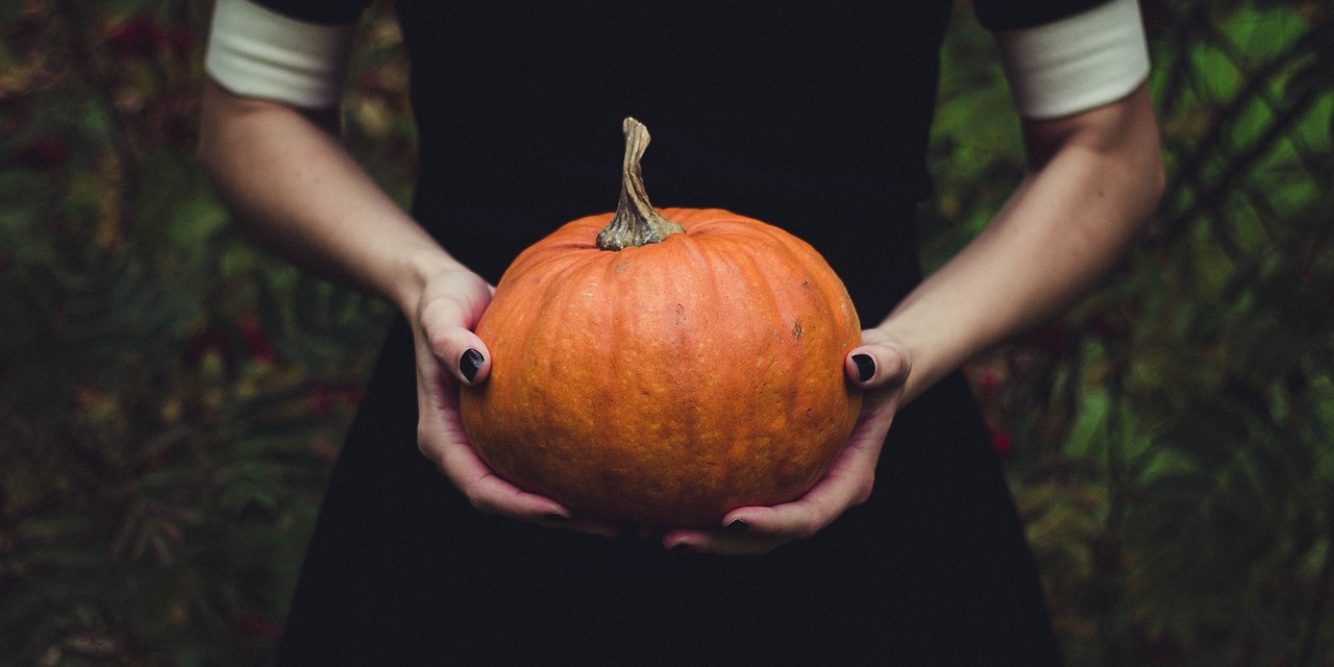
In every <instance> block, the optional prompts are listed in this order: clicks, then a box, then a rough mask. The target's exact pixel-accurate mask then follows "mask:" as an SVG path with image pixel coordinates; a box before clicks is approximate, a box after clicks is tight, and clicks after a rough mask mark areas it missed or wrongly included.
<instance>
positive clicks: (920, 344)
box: [875, 316, 966, 404]
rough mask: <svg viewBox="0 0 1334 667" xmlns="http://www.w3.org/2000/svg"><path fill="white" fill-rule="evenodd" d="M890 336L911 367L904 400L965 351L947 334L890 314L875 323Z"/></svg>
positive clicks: (962, 357) (951, 365)
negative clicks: (909, 361) (958, 347)
mask: <svg viewBox="0 0 1334 667" xmlns="http://www.w3.org/2000/svg"><path fill="white" fill-rule="evenodd" d="M875 328H876V329H877V330H878V331H879V332H880V333H881V334H882V335H884V336H885V337H887V338H889V339H890V340H893V341H894V342H895V344H897V345H898V346H899V347H900V348H902V349H903V351H904V354H905V355H906V356H907V357H908V359H909V360H911V363H912V371H911V372H910V373H909V374H908V377H907V378H906V379H905V380H904V384H903V403H904V404H907V403H909V402H911V401H912V400H913V399H915V398H916V397H917V396H919V395H921V394H922V393H923V392H925V391H926V390H927V389H929V388H930V387H931V386H932V385H934V384H935V383H936V382H938V381H939V380H940V379H941V378H943V377H944V376H946V375H948V374H949V373H950V372H951V371H953V370H954V369H955V368H957V367H958V366H959V365H961V364H962V363H963V362H964V360H965V356H966V355H965V353H964V352H962V351H961V350H959V349H955V348H956V347H957V346H955V345H952V340H951V337H950V336H948V335H940V334H933V333H932V332H930V331H927V330H925V329H924V328H923V327H921V326H917V325H915V324H914V323H912V322H910V321H906V320H902V319H898V318H895V317H893V316H891V317H890V318H889V319H886V320H885V321H884V322H882V323H880V324H879V325H878V326H876V327H875Z"/></svg>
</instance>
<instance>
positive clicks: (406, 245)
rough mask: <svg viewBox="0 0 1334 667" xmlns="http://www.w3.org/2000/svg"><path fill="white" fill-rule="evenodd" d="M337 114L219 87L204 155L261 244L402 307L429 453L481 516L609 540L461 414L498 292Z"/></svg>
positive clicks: (208, 109)
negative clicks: (482, 326)
mask: <svg viewBox="0 0 1334 667" xmlns="http://www.w3.org/2000/svg"><path fill="white" fill-rule="evenodd" d="M330 120H331V116H330V114H329V113H328V112H324V113H314V112H305V111H300V110H297V109H295V108H293V107H290V106H287V105H284V104H279V103H274V102H267V101H263V100H257V99H253V98H247V97H240V96H237V95H233V94H231V93H229V92H227V91H226V90H224V89H223V88H222V87H220V86H218V85H217V84H216V83H213V82H209V84H208V88H207V89H206V90H205V92H204V101H203V127H202V129H201V138H200V147H199V155H200V158H201V160H202V161H203V163H204V165H205V166H206V168H207V169H208V171H209V173H210V175H211V176H212V177H213V180H214V182H215V184H216V186H217V188H218V190H219V192H220V193H221V194H222V196H223V198H224V199H225V200H226V201H227V202H228V203H229V204H230V206H231V207H232V209H233V210H234V211H235V212H236V217H237V219H238V222H239V224H241V225H242V226H243V227H244V228H245V229H246V230H247V232H249V233H250V235H251V236H252V237H254V238H255V239H256V240H258V241H259V243H260V244H261V245H263V246H264V247H266V248H268V249H269V250H272V251H274V252H276V253H277V254H279V255H281V256H283V257H285V258H286V259H288V260H290V261H292V262H293V263H295V264H297V265H298V266H301V267H302V268H305V269H307V270H311V271H315V272H318V273H320V274H322V275H324V276H326V277H330V278H333V279H336V280H340V281H343V282H348V283H351V284H353V285H356V286H358V287H361V288H363V289H366V290H369V291H371V292H373V293H375V294H377V295H380V296H382V297H383V298H385V299H387V300H389V301H390V302H392V303H394V304H395V305H396V306H398V308H399V309H400V310H402V311H403V314H404V316H405V317H406V318H407V319H408V321H409V323H410V324H411V327H412V333H413V344H414V352H415V356H416V365H417V408H418V425H417V432H418V443H417V444H418V448H419V449H420V450H421V452H422V454H423V455H424V456H425V457H426V458H427V459H429V460H430V461H432V462H433V463H435V465H436V466H437V467H439V468H440V470H441V472H442V473H444V475H445V476H446V477H448V478H449V480H450V481H451V482H452V483H453V484H454V486H455V487H457V488H458V490H459V491H460V493H462V494H463V495H464V496H465V497H466V498H467V500H468V501H469V502H470V503H471V504H472V505H473V506H474V507H476V508H477V509H478V510H481V511H485V512H492V513H497V514H503V515H506V516H510V517H513V518H516V519H521V520H526V521H533V522H538V523H548V524H551V523H561V524H563V525H566V526H569V527H572V528H576V529H580V530H586V531H589V532H597V533H602V534H606V533H607V532H608V531H609V528H607V527H605V526H602V525H600V524H596V523H592V522H588V521H584V520H580V519H576V520H574V521H567V519H570V518H571V517H570V513H569V511H568V510H566V509H565V508H564V507H562V506H560V505H559V504H558V503H556V502H555V501H553V500H551V499H549V498H544V497H541V496H537V495H534V494H530V493H527V492H524V491H522V490H521V489H518V488H516V487H514V486H513V485H511V484H509V483H508V482H505V481H504V480H502V479H501V478H500V477H498V476H496V475H495V474H494V473H493V472H492V471H491V470H490V468H488V467H487V466H486V464H485V463H484V462H483V461H482V460H481V459H480V458H479V457H478V456H477V455H476V453H475V452H474V451H473V449H472V446H471V444H469V442H468V438H467V435H466V434H465V433H464V432H463V427H462V423H461V421H460V419H459V416H458V385H459V384H460V383H472V384H475V383H480V382H483V381H485V379H486V376H487V373H488V372H489V369H490V358H491V355H490V352H489V351H488V350H487V348H486V345H485V344H484V343H483V342H482V341H481V339H480V338H478V337H477V336H476V334H474V333H473V332H472V329H473V327H475V326H476V323H477V320H478V319H479V318H480V317H481V315H482V312H483V311H485V309H486V307H487V305H488V304H489V303H490V302H491V292H492V289H491V286H490V285H488V284H487V283H486V281H485V280H483V279H482V278H481V277H479V276H478V275H477V274H475V273H473V272H472V271H471V270H469V269H468V268H467V267H465V266H463V265H462V264H460V263H459V262H458V261H456V260H455V259H454V258H453V257H451V256H450V255H449V254H448V253H447V252H445V250H444V249H443V248H441V247H440V245H439V244H437V243H436V242H435V240H434V239H432V238H431V236H430V235H429V234H427V233H426V231H425V230H424V229H422V227H421V226H420V225H418V224H417V222H416V221H415V220H413V219H412V218H411V217H410V216H408V215H407V214H406V213H405V212H404V211H403V210H402V209H400V208H399V207H398V205H397V204H395V203H394V202H393V200H391V199H390V198H389V197H388V196H387V195H386V194H385V193H384V192H383V191H382V190H381V189H380V188H379V186H378V185H376V184H375V182H374V181H373V180H372V179H371V178H370V177H369V176H368V175H367V174H366V173H365V172H364V171H363V170H362V169H361V168H360V166H358V165H357V164H356V162H355V161H353V160H352V158H351V157H350V156H349V155H348V154H347V152H346V151H345V150H344V149H343V147H342V146H341V145H340V144H339V143H338V141H337V140H336V139H335V138H334V137H333V135H332V134H330V133H329V132H328V131H327V130H326V129H324V128H326V127H329V126H331V125H332V124H331V123H330V122H329V121H330Z"/></svg>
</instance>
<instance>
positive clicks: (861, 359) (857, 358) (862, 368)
mask: <svg viewBox="0 0 1334 667" xmlns="http://www.w3.org/2000/svg"><path fill="white" fill-rule="evenodd" d="M852 362H853V363H855V364H857V379H858V380H861V381H862V382H866V381H867V380H870V379H871V378H872V377H874V376H875V359H872V358H871V355H869V354H854V355H852Z"/></svg>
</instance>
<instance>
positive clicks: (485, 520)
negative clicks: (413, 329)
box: [280, 0, 1056, 665]
mask: <svg viewBox="0 0 1334 667" xmlns="http://www.w3.org/2000/svg"><path fill="white" fill-rule="evenodd" d="M950 5H951V3H950V2H946V1H944V0H922V1H906V0H905V1H904V2H875V3H873V2H848V3H809V2H807V3H801V2H763V1H760V0H749V1H732V2H671V3H656V2H655V3H649V2H565V3H538V2H523V3H520V2H486V3H472V5H471V6H468V7H466V8H464V7H463V6H461V5H460V4H457V3H439V2H427V1H424V0H398V2H397V5H396V10H397V12H398V14H399V17H400V20H401V24H402V26H403V29H404V33H405V36H406V41H407V44H408V47H409V50H410V53H411V56H412V68H413V70H412V94H413V102H414V107H415V109H416V114H417V122H418V125H419V127H420V138H421V172H420V179H419V185H418V189H417V194H416V200H415V202H414V211H413V212H414V214H415V215H416V217H417V219H418V220H420V221H421V222H422V223H423V224H424V225H426V226H427V228H428V229H430V230H431V232H432V233H433V234H434V235H435V236H436V237H437V238H438V239H440V240H441V242H442V243H443V244H444V246H445V247H446V248H447V249H448V250H449V251H450V252H451V253H453V254H454V255H455V256H457V257H459V258H460V259H462V260H463V261H464V262H465V263H467V264H469V265H470V266H472V267H473V268H474V269H475V270H477V271H478V272H479V273H481V274H482V275H483V276H485V277H487V278H488V279H489V280H492V281H495V280H498V279H499V276H500V273H501V272H502V271H503V269H504V267H505V266H506V265H507V264H508V262H509V261H510V260H511V259H512V258H513V257H514V256H515V255H516V254H517V253H518V252H519V251H520V250H522V249H523V248H524V247H526V246H528V245H529V244H531V243H532V242H533V241H535V240H537V239H538V238H540V237H541V236H542V235H545V234H546V233H547V232H549V231H551V230H552V229H554V228H555V227H556V226H558V225H559V224H561V223H563V222H565V221H568V220H570V219H573V218H575V217H579V216H582V215H586V214H590V213H597V212H603V211H607V210H610V209H612V208H614V206H615V202H616V197H617V189H618V187H619V168H620V154H621V150H622V139H621V135H620V121H621V119H622V118H623V117H625V116H627V115H633V116H636V117H637V118H639V119H640V120H642V121H643V122H644V123H645V124H646V125H647V126H648V127H649V129H650V131H651V132H652V133H653V144H652V146H651V147H650V148H649V151H648V155H647V156H646V158H645V161H644V172H645V179H646V182H647V184H648V190H649V193H650V195H651V196H652V198H653V201H654V203H655V204H658V205H659V206H688V207H704V206H717V207H723V208H728V209H731V210H734V211H735V212H737V213H741V214H745V215H750V216H754V217H757V218H760V219H763V220H766V221H768V222H770V223H773V224H777V225H779V226H783V227H786V228H788V229H789V230H791V231H793V232H794V233H796V234H797V235H799V236H801V237H803V238H805V239H806V240H808V241H809V242H811V243H812V245H814V246H815V247H816V248H817V249H819V250H820V251H821V252H822V253H823V254H824V255H825V256H826V258H827V259H828V260H829V261H830V263H831V265H832V266H833V267H834V268H835V270H836V271H838V272H839V273H840V275H841V276H842V277H843V278H844V280H845V282H846V283H847V284H848V287H849V292H850V293H851V294H852V296H853V299H854V302H855V303H856V304H857V306H858V309H859V311H860V314H861V316H862V318H863V322H864V323H866V324H872V323H874V322H877V321H879V319H880V318H882V317H883V316H884V315H885V314H886V313H887V312H888V311H889V309H890V308H891V307H892V306H893V304H894V303H895V302H896V301H897V300H898V299H899V298H901V297H902V296H903V295H904V294H905V293H906V292H907V291H908V290H909V289H910V288H911V287H912V285H913V284H915V283H916V281H917V280H918V279H919V275H918V268H917V260H916V241H915V233H914V215H913V211H914V206H915V205H916V203H917V202H918V201H919V200H920V199H921V198H922V197H924V196H925V195H927V194H928V193H929V190H930V180H929V178H928V176H927V173H926V170H925V166H924V163H925V154H926V141H927V136H928V130H929V124H930V119H931V113H932V108H933V105H934V99H935V82H936V77H937V53H938V50H939V46H940V41H941V39H942V35H943V33H944V30H945V26H946V23H947V21H948V17H949V12H950ZM413 373H414V371H413V360H412V346H411V339H410V335H409V333H408V331H407V329H406V327H405V326H404V324H403V323H402V322H401V321H400V322H399V323H397V324H396V325H395V326H394V328H393V329H392V330H391V332H390V334H389V337H388V340H387V341H386V344H385V347H384V350H383V351H382V353H381V357H380V361H379V364H378V365H377V367H376V370H375V373H374V376H373V378H372V380H371V382H370V385H369V386H368V390H367V392H366V398H365V400H364V403H363V406H362V408H361V411H360V413H359V415H358V417H357V420H356V422H355V423H354V425H353V427H352V429H351V432H350V433H349V436H348V442H347V445H346V447H345V449H344V452H343V456H342V458H341V459H340V461H339V464H338V468H337V470H336V472H335V475H334V479H333V481H332V483H331V486H330V490H329V495H328V498H327V500H326V503H325V507H324V508H323V511H322V513H321V517H320V521H319V525H318V527H317V530H316V534H315V537H314V538H313V540H312V544H311V548H310V553H309V555H308V557H307V561H306V564H305V567H304V570H303V574H302V578H301V582H300V585H299V587H298V591H297V594H296V597H295V600H294V602H293V610H292V614H291V617H290V619H289V623H288V626H287V634H286V637H285V640H284V648H283V652H282V653H281V655H280V661H281V662H284V663H291V664H307V663H310V664H315V663H319V664H328V663H329V662H334V663H356V664H399V663H403V664H409V663H410V664H416V663H418V662H430V663H436V662H445V663H447V664H474V663H496V664H533V663H540V664H553V663H554V664H565V663H567V662H568V663H570V664H585V663H615V664H620V663H623V662H624V663H629V664H643V663H653V664H657V663H670V664H729V663H733V662H739V663H743V664H789V663H802V664H959V665H982V664H1049V663H1052V662H1054V661H1056V648H1055V640H1054V638H1053V637H1052V635H1051V631H1050V627H1049V623H1048V620H1047V616H1046V612H1045V609H1044V606H1043V602H1042V599H1041V591H1040V588H1039V586H1038V581H1037V577H1036V574H1035V572H1034V569H1033V564H1032V562H1031V557H1030V556H1029V554H1028V551H1027V547H1026V546H1025V544H1024V540H1023V534H1022V528H1021V526H1020V524H1019V521H1018V519H1017V517H1016V516H1015V512H1014V508H1013V505H1012V502H1011V501H1010V498H1009V495H1008V492H1007V490H1006V488H1005V483H1004V479H1003V477H1002V475H1001V472H1000V467H999V464H998V463H997V461H996V459H995V457H994V455H993V454H992V453H991V452H990V451H989V449H988V448H987V445H986V438H985V431H984V429H983V426H982V424H981V422H980V420H979V419H978V417H977V413H976V409H975V406H973V404H972V402H971V399H970V398H969V396H968V394H967V390H966V387H965V386H964V384H963V383H962V381H961V380H960V379H959V378H958V377H957V376H955V377H952V378H950V379H948V380H946V381H945V382H943V383H941V385H940V386H938V387H937V388H935V389H933V390H932V391H930V392H928V393H927V394H926V395H924V396H923V397H921V398H920V399H919V400H918V401H916V402H915V403H914V404H913V405H912V406H910V407H909V408H908V409H907V410H905V411H903V413H901V414H900V415H899V416H898V418H897V422H896V424H895V426H894V429H893V431H892V432H891V435H890V438H889V440H888V442H887V444H886V449H885V453H884V455H883V456H882V461H881V465H880V466H879V469H878V471H877V484H876V490H875V493H874V494H873V497H872V499H871V500H870V501H869V502H868V503H866V504H865V505H863V506H861V507H858V508H856V509H854V510H852V511H850V512H849V513H847V514H846V515H845V516H843V517H842V518H840V519H839V520H838V521H837V522H836V523H835V524H834V525H833V526H831V527H830V528H828V529H826V530H825V531H823V532H822V533H820V534H819V535H817V536H815V537H814V538H812V539H809V540H805V541H802V542H799V543H794V544H791V545H788V546H785V547H783V548H781V549H779V550H777V551H775V552H773V553H771V554H769V555H766V556H763V557H758V558H744V559H735V558H717V557H707V556H700V555H695V554H690V553H677V552H673V553H665V552H663V551H662V550H661V549H660V548H659V547H658V546H657V545H656V544H655V543H653V542H650V541H643V540H639V539H637V538H633V537H631V538H625V539H618V540H602V539H601V538H594V537H589V536H584V535H580V534H576V533H572V532H565V531H556V530H551V529H546V528H538V527H532V526H527V525H522V524H518V523H514V522H510V521H506V520H503V519H499V518H495V517H489V516H483V515H480V514H477V513H476V512H474V511H473V510H472V509H471V508H470V507H468V505H467V504H466V502H464V500H463V499H462V498H461V497H460V496H459V494H458V493H457V492H456V491H455V490H454V489H453V488H452V487H451V486H450V485H449V484H448V483H447V482H446V481H445V480H444V478H443V477H442V476H441V475H440V474H439V473H438V472H437V471H436V470H434V469H433V468H432V466H431V465H430V464H428V463H427V462H426V461H425V460H424V459H422V457H421V456H420V454H419V453H418V452H417V450H416V443H415V432H416V431H415V428H416V401H415V394H414V392H415V383H414V375H413ZM386 660H387V661H389V662H388V663H386Z"/></svg>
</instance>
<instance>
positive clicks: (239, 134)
mask: <svg viewBox="0 0 1334 667" xmlns="http://www.w3.org/2000/svg"><path fill="white" fill-rule="evenodd" d="M199 153H200V158H201V160H202V161H203V163H204V165H205V166H206V168H207V169H208V171H209V173H210V175H211V176H212V177H213V180H214V183H215V184H216V186H217V189H218V191H219V192H220V194H221V195H222V197H223V198H224V199H225V200H226V201H227V202H228V204H229V206H230V207H231V208H232V210H233V211H234V213H235V216H236V218H237V220H238V222H239V224H241V225H242V227H243V228H244V229H245V230H246V231H247V232H248V234H249V235H250V236H251V237H253V238H254V239H255V240H256V241H258V242H259V243H260V244H261V245H263V246H264V247H266V248H267V249H269V250H271V251H273V252H275V253H277V254H278V255H280V256H282V257H284V258H286V259H288V260H290V261H292V262H294V263H296V264H297V265H299V266H301V267H302V268H304V269H307V270H311V271H314V272H317V273H319V274H321V275H324V276H326V277H328V278H331V279H334V280H338V281H342V282H347V283H351V284H353V285H355V286H357V287H359V288H361V289H365V290H368V291H371V292H373V293H375V294H377V295H379V296H381V297H383V298H385V299H387V300H389V301H391V302H393V303H394V304H395V305H397V306H399V307H400V308H401V309H404V310H407V309H409V308H410V307H412V306H413V304H415V299H416V295H417V294H419V293H420V291H421V287H422V284H423V283H424V282H425V278H426V276H428V275H430V274H431V273H433V272H438V271H442V270H449V269H452V268H461V267H459V265H458V264H457V262H455V261H454V260H453V259H452V258H451V257H449V255H448V254H447V253H445V251H444V250H443V249H442V248H440V246H439V245H438V244H436V243H435V241H434V240H433V239H431V237H430V236H429V235H428V234H427V233H426V232H425V230H423V229H422V228H421V226H420V225H418V224H417V223H416V222H415V221H414V220H412V219H411V218H410V217H409V216H408V215H407V214H406V213H405V212H404V211H403V210H402V209H401V208H399V206H398V205H397V204H396V203H395V202H394V201H393V200H391V199H390V198H389V197H388V196H387V195H386V194H385V193H384V192H383V191H382V190H381V189H380V187H379V186H378V185H377V184H376V183H375V182H374V181H373V180H372V179H371V178H370V177H369V176H368V175H367V174H366V173H365V172H364V171H363V170H362V169H361V168H360V167H359V166H358V165H357V164H356V162H354V161H353V160H352V159H351V157H350V156H349V155H348V154H347V153H346V151H345V150H344V149H343V148H342V146H341V145H340V144H339V143H338V142H337V140H336V139H335V138H334V137H333V136H331V135H330V134H329V133H328V132H326V131H325V130H324V129H322V128H321V127H320V125H319V124H318V123H317V121H316V120H315V119H314V118H312V117H310V116H307V115H305V114H303V113H301V112H298V111H296V110H295V109H292V108H290V107H286V106H283V105H279V104H274V103H270V102H263V101H256V100H250V99H245V98H241V97H237V96H234V95H232V94H230V93H228V92H226V91H224V90H223V89H221V88H220V87H218V86H217V85H216V84H212V83H210V84H208V87H207V89H206V91H205V94H204V104H203V122H202V130H201V138H200V148H199Z"/></svg>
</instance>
